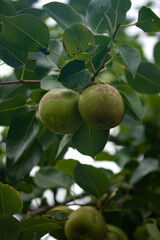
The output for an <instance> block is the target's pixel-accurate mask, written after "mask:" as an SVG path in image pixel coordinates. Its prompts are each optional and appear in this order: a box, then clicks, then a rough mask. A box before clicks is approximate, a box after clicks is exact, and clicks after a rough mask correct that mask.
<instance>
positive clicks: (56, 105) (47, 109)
mask: <svg viewBox="0 0 160 240" xmlns="http://www.w3.org/2000/svg"><path fill="white" fill-rule="evenodd" d="M78 99H79V94H78V93H77V92H75V91H73V90H70V89H53V90H50V91H49V92H47V93H46V94H45V95H44V96H43V97H42V99H41V101H40V102H39V107H38V113H39V118H40V120H41V121H42V122H43V123H44V125H46V127H48V128H49V129H50V130H52V131H53V132H55V133H58V134H67V133H72V132H75V131H76V130H78V128H79V127H80V126H81V124H82V119H81V117H80V114H79V111H78Z"/></svg>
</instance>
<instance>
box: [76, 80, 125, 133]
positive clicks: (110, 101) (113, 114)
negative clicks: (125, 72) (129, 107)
mask: <svg viewBox="0 0 160 240" xmlns="http://www.w3.org/2000/svg"><path fill="white" fill-rule="evenodd" d="M78 107H79V112H80V115H81V117H82V119H83V121H84V122H86V123H87V124H88V125H90V126H91V127H93V128H96V129H102V130H106V129H110V128H113V127H116V126H117V125H119V124H120V122H121V121H122V120H123V118H124V115H125V106H124V102H123V99H122V97H121V95H120V93H119V92H118V91H117V90H116V89H115V88H114V87H112V86H110V85H106V84H95V85H92V86H90V87H88V88H86V89H85V90H83V91H82V94H81V95H80V98H79V101H78Z"/></svg>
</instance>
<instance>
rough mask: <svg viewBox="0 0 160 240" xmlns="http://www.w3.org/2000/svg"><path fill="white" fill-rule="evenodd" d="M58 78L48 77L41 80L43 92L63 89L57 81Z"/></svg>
mask: <svg viewBox="0 0 160 240" xmlns="http://www.w3.org/2000/svg"><path fill="white" fill-rule="evenodd" d="M57 78H58V76H55V75H50V76H46V77H44V78H43V79H42V80H41V88H42V89H45V90H51V89H57V88H64V86H63V85H62V84H61V83H60V82H59V81H57Z"/></svg>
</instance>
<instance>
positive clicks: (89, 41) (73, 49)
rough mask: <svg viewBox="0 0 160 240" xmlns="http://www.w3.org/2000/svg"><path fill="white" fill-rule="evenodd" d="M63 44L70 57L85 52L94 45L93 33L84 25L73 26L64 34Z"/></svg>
mask: <svg viewBox="0 0 160 240" xmlns="http://www.w3.org/2000/svg"><path fill="white" fill-rule="evenodd" d="M63 44H64V48H65V51H66V53H67V54H68V55H69V56H70V57H74V56H76V55H79V54H80V53H82V52H85V51H86V50H87V49H88V48H89V47H90V45H94V44H95V41H94V36H93V34H92V32H91V31H90V30H89V29H88V28H87V27H86V26H84V25H82V24H73V25H71V26H70V27H69V28H67V29H66V30H65V32H64V34H63Z"/></svg>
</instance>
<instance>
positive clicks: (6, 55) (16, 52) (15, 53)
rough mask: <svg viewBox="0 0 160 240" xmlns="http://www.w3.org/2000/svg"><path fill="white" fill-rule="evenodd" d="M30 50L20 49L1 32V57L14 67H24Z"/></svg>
mask: <svg viewBox="0 0 160 240" xmlns="http://www.w3.org/2000/svg"><path fill="white" fill-rule="evenodd" d="M27 56H28V52H26V51H23V50H20V49H18V48H16V47H15V46H14V45H12V44H11V43H10V42H8V41H7V40H6V39H5V38H4V37H3V35H2V34H0V58H1V59H2V60H3V61H4V62H5V63H6V64H8V65H9V66H11V67H13V68H19V67H22V66H23V65H24V64H25V61H26V59H27Z"/></svg>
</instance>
